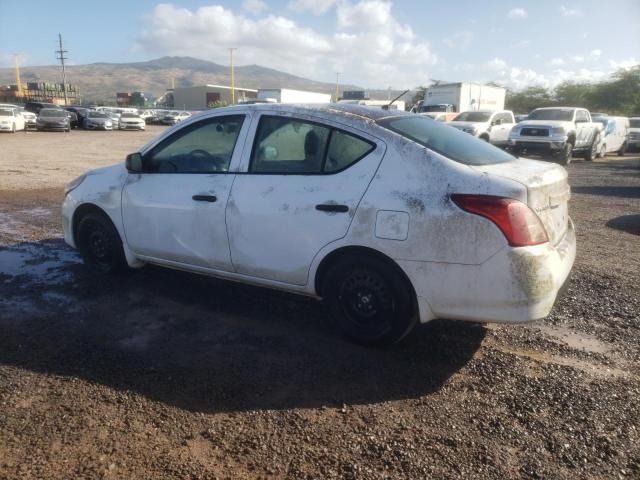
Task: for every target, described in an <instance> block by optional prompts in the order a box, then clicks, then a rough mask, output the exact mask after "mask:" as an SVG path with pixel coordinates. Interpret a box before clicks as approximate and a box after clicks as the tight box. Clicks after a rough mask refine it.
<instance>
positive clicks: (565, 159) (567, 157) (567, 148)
mask: <svg viewBox="0 0 640 480" xmlns="http://www.w3.org/2000/svg"><path fill="white" fill-rule="evenodd" d="M572 158H573V144H571V143H565V145H564V147H563V148H562V150H561V151H560V152H558V153H557V154H556V160H558V163H559V164H560V165H565V166H566V165H569V164H570V163H571V159H572Z"/></svg>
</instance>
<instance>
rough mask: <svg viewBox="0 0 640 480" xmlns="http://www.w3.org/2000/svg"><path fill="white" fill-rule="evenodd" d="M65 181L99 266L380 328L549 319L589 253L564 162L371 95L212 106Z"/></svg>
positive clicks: (66, 209)
mask: <svg viewBox="0 0 640 480" xmlns="http://www.w3.org/2000/svg"><path fill="white" fill-rule="evenodd" d="M65 192H66V193H65V200H64V203H63V206H62V215H63V229H64V238H65V241H66V242H67V243H68V244H69V245H71V246H72V247H75V248H77V249H78V250H79V252H80V254H81V255H82V257H83V259H84V261H85V262H86V263H87V264H88V265H90V266H91V267H94V268H95V269H97V270H98V271H101V272H104V273H108V272H114V271H117V270H119V269H121V268H123V267H124V266H126V265H129V266H131V267H140V266H142V265H144V264H145V263H151V264H156V265H161V266H165V267H171V268H177V269H181V270H186V271H190V272H194V273H201V274H205V275H211V276H215V277H220V278H225V279H230V280H235V281H239V282H244V283H251V284H255V285H262V286H266V287H271V288H275V289H279V290H285V291H289V292H293V293H298V294H303V295H309V296H312V297H315V298H322V299H325V300H326V301H327V303H328V305H329V306H330V308H331V311H332V313H333V316H334V318H335V319H336V321H337V323H338V324H339V325H340V326H341V328H342V330H343V331H344V333H345V334H346V335H347V336H348V337H349V338H351V339H353V340H354V341H357V342H360V343H364V344H387V343H391V342H394V341H397V340H399V339H401V338H402V337H403V336H404V335H405V334H407V333H408V332H409V331H410V330H411V328H412V327H413V326H414V325H415V324H416V322H417V321H421V322H427V321H429V320H432V319H434V318H450V319H461V320H472V321H480V322H516V323H517V322H524V321H530V320H535V319H539V318H543V317H545V316H546V315H547V314H548V313H549V311H550V310H551V308H552V306H553V304H554V301H555V300H556V298H557V296H558V293H559V291H560V289H561V287H562V286H563V285H564V284H565V281H566V280H567V278H568V275H569V272H570V270H571V268H572V265H573V261H574V258H575V252H576V246H575V233H574V228H573V223H572V222H571V220H570V218H569V216H568V200H569V185H568V183H567V172H566V171H565V170H564V169H563V168H562V167H560V166H558V165H554V164H549V163H544V162H537V161H532V160H524V159H516V158H515V157H513V156H512V155H510V154H509V153H507V152H505V151H502V150H500V149H498V148H495V147H494V146H492V145H490V144H488V143H486V142H484V141H480V140H478V139H477V138H474V137H473V136H471V135H467V134H464V133H462V132H460V131H458V130H456V129H454V128H450V127H449V126H447V125H443V124H442V123H440V122H434V121H433V120H431V119H428V118H424V117H421V116H419V115H414V114H410V113H406V112H400V111H393V112H391V111H385V110H382V109H373V108H368V107H361V106H357V105H336V104H333V105H328V106H324V107H319V106H318V107H315V108H313V109H311V108H303V107H299V106H292V105H273V104H271V105H241V106H234V107H228V108H223V109H215V110H210V111H207V112H204V113H202V114H198V115H195V116H193V117H192V118H189V119H188V120H185V121H184V122H183V123H181V124H180V125H179V126H176V127H175V128H171V129H168V130H166V131H165V132H164V133H163V134H162V135H160V136H159V137H158V138H156V139H155V140H153V141H151V142H150V143H148V144H147V145H146V146H145V147H143V148H142V150H140V151H139V152H136V153H132V154H130V155H128V156H127V159H126V162H124V163H120V164H117V165H113V166H111V167H104V168H99V169H97V170H92V171H89V172H87V173H85V174H84V175H82V176H80V177H78V178H76V179H74V180H73V181H71V182H70V183H69V184H68V185H67V186H66V188H65ZM284 232H286V235H284ZM293 326H294V325H293V324H292V327H293Z"/></svg>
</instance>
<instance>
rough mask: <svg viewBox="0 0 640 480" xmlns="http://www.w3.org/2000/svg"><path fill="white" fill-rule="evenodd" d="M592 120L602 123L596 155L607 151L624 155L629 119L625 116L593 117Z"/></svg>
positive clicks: (600, 155) (602, 155) (604, 153)
mask: <svg viewBox="0 0 640 480" xmlns="http://www.w3.org/2000/svg"><path fill="white" fill-rule="evenodd" d="M593 121H594V122H598V123H600V124H602V131H601V132H600V143H599V145H598V156H599V157H604V156H605V155H606V154H607V153H613V152H615V153H617V154H618V155H624V154H625V152H626V151H627V137H628V135H629V119H628V118H627V117H608V116H607V117H594V118H593Z"/></svg>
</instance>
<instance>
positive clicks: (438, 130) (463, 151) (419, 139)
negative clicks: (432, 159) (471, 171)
mask: <svg viewBox="0 0 640 480" xmlns="http://www.w3.org/2000/svg"><path fill="white" fill-rule="evenodd" d="M378 124H379V125H380V126H382V127H384V128H386V129H388V130H391V131H393V132H396V133H398V134H399V135H402V136H403V137H405V138H408V139H409V140H413V141H414V142H416V143H419V144H420V145H423V146H425V147H427V148H429V149H431V150H433V151H435V152H438V153H440V154H442V155H444V156H445V157H447V158H450V159H451V160H454V161H456V162H458V163H463V164H465V165H491V164H495V163H504V162H509V161H511V160H515V158H514V157H513V156H511V155H509V154H508V153H506V152H504V151H503V150H500V149H499V148H497V147H494V146H493V145H491V144H490V143H488V142H485V141H484V140H480V139H478V138H476V137H474V136H473V135H469V134H468V133H464V132H462V131H460V130H458V129H457V128H451V127H450V126H448V125H446V124H444V123H441V122H434V121H433V120H431V119H430V118H424V117H421V116H418V115H416V116H408V117H407V116H398V117H387V118H383V119H382V120H379V121H378Z"/></svg>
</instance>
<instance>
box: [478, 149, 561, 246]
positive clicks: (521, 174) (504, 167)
mask: <svg viewBox="0 0 640 480" xmlns="http://www.w3.org/2000/svg"><path fill="white" fill-rule="evenodd" d="M473 168H474V169H476V170H478V171H481V172H483V173H487V174H489V175H497V176H500V177H503V178H508V179H510V180H514V181H516V182H518V183H520V184H522V185H524V186H525V187H526V189H527V205H528V206H529V207H530V208H531V209H532V210H533V211H534V212H535V213H536V215H538V217H539V218H540V220H541V221H542V223H543V225H544V227H545V229H546V230H547V235H548V236H549V241H550V242H551V243H552V244H553V245H556V244H557V243H558V242H559V241H560V240H562V237H563V236H564V234H565V232H566V231H567V226H568V222H569V197H570V196H571V189H570V187H569V182H568V178H567V171H566V170H565V169H564V168H562V167H561V166H559V165H555V164H553V163H547V162H540V161H537V160H527V159H522V158H519V159H517V160H515V161H513V162H507V163H498V164H494V165H481V166H474V167H473Z"/></svg>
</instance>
